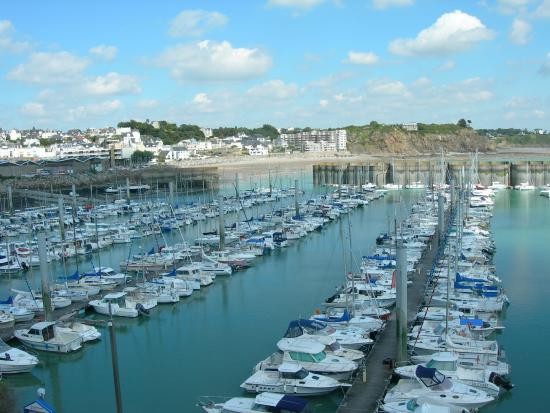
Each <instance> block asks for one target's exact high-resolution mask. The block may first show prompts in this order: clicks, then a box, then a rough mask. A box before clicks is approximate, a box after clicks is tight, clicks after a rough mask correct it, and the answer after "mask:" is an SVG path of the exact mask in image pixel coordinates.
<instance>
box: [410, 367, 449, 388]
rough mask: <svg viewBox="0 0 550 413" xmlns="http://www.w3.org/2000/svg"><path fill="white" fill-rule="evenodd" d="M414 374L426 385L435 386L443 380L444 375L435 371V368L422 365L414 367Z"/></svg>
mask: <svg viewBox="0 0 550 413" xmlns="http://www.w3.org/2000/svg"><path fill="white" fill-rule="evenodd" d="M415 374H416V377H418V378H419V379H420V381H422V383H424V385H425V386H426V387H432V386H436V385H438V384H441V383H443V382H444V381H445V376H444V375H443V374H441V373H440V372H439V371H437V369H434V368H429V367H424V366H422V365H418V366H417V367H416V372H415Z"/></svg>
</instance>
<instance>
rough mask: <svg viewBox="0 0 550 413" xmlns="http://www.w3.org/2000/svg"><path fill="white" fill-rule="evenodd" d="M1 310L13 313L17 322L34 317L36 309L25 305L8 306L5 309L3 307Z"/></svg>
mask: <svg viewBox="0 0 550 413" xmlns="http://www.w3.org/2000/svg"><path fill="white" fill-rule="evenodd" d="M1 311H4V312H6V313H8V314H11V315H12V316H13V318H14V320H15V322H16V323H22V322H25V321H31V320H32V319H33V318H34V315H35V314H34V311H31V310H29V309H27V308H24V307H13V306H11V307H7V308H5V309H2V310H1Z"/></svg>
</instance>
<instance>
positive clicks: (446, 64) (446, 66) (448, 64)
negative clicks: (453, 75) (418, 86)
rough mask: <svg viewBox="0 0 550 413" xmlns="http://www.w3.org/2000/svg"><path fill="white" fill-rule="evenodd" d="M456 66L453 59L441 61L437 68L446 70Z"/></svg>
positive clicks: (441, 70)
mask: <svg viewBox="0 0 550 413" xmlns="http://www.w3.org/2000/svg"><path fill="white" fill-rule="evenodd" d="M455 67H456V63H455V61H454V60H447V61H446V62H443V63H442V64H441V65H439V66H438V67H437V70H439V71H440V72H448V71H449V70H453V69H454V68H455Z"/></svg>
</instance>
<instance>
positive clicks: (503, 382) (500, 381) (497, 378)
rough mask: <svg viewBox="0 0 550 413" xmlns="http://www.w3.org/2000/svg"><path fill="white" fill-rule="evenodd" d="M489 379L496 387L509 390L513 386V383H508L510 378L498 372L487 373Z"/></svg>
mask: <svg viewBox="0 0 550 413" xmlns="http://www.w3.org/2000/svg"><path fill="white" fill-rule="evenodd" d="M489 381H490V382H491V383H493V384H496V385H497V386H498V387H502V388H503V389H504V390H508V391H510V390H512V389H513V388H514V385H513V384H512V383H510V380H508V379H507V378H505V377H502V376H501V375H500V374H497V373H495V372H492V373H491V374H490V375H489Z"/></svg>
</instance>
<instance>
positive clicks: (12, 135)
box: [10, 129, 21, 141]
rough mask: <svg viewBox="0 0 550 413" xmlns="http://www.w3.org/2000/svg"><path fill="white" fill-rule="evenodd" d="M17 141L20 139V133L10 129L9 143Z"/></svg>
mask: <svg viewBox="0 0 550 413" xmlns="http://www.w3.org/2000/svg"><path fill="white" fill-rule="evenodd" d="M17 139H21V132H18V131H16V130H15V129H12V130H11V131H10V141H16V140H17Z"/></svg>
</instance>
